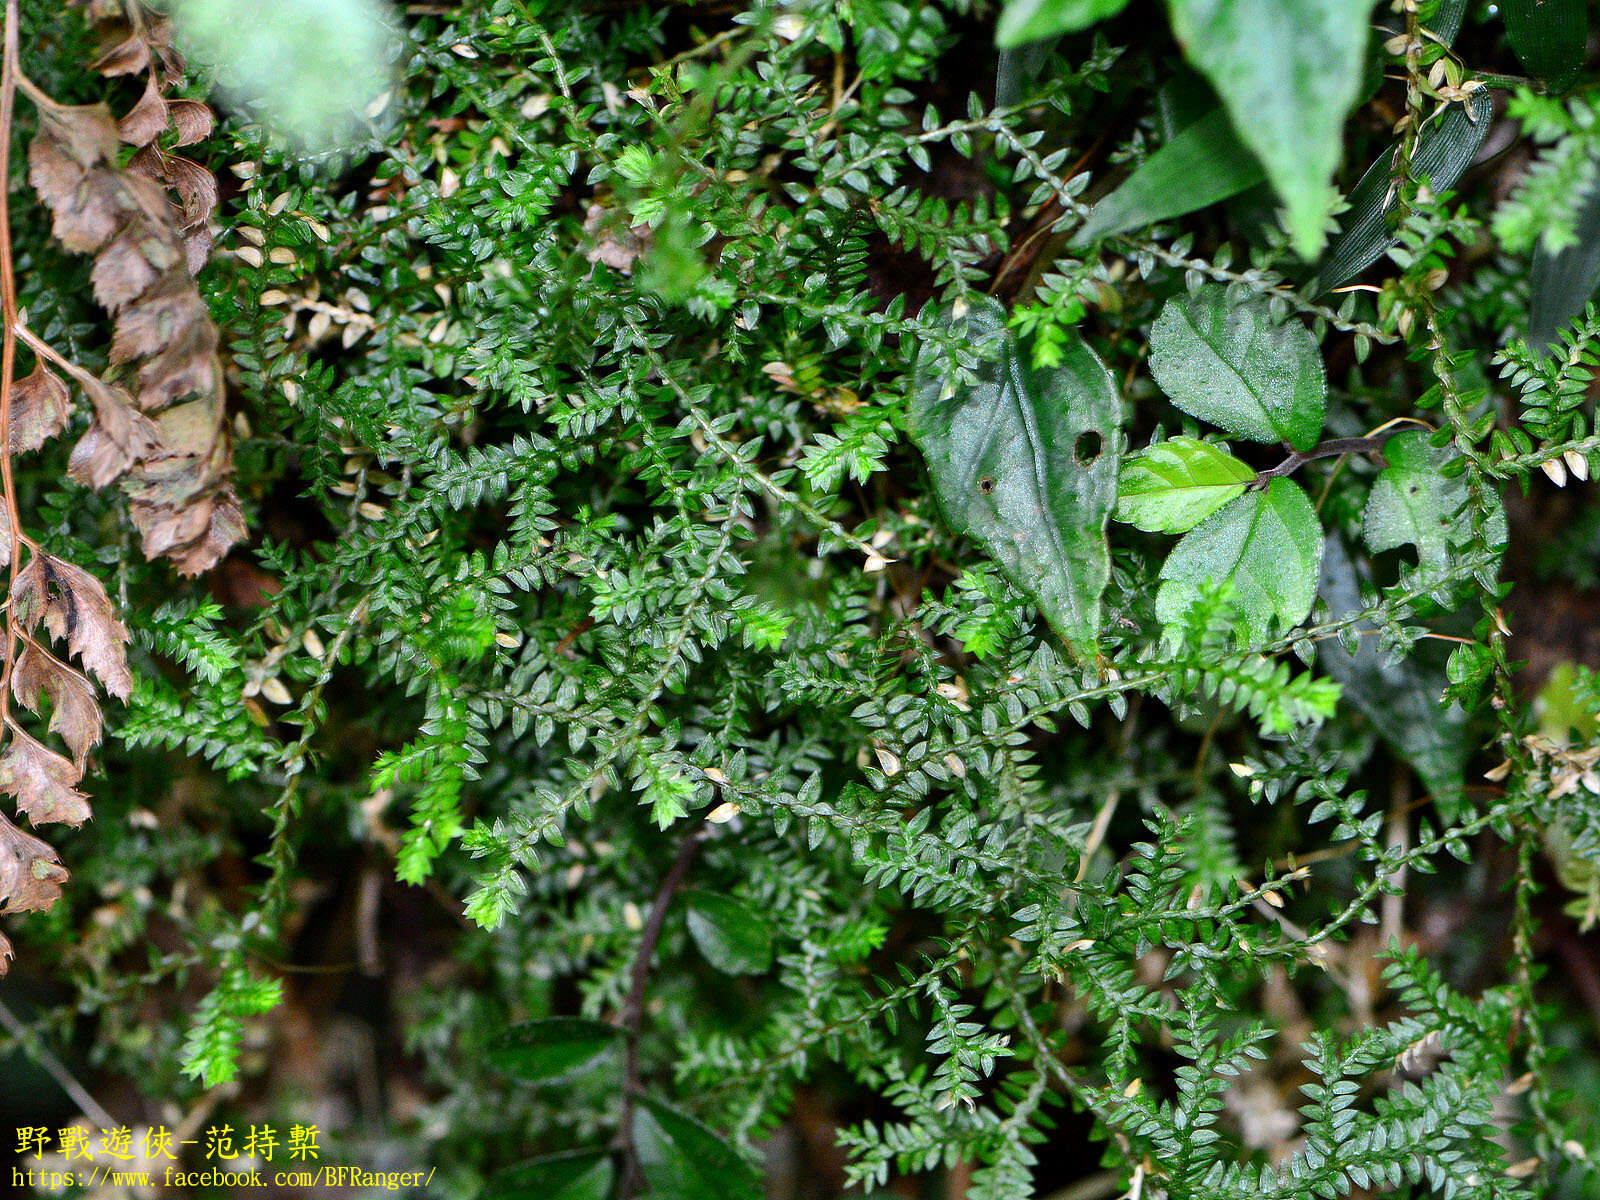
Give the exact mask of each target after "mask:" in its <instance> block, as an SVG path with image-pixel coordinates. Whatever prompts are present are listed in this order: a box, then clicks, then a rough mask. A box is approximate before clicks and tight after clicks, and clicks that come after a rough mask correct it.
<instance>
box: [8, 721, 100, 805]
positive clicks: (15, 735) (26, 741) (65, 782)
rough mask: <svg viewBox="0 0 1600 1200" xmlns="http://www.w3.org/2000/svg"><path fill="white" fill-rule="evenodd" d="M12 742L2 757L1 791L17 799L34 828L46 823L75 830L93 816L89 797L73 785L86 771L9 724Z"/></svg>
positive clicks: (12, 724)
mask: <svg viewBox="0 0 1600 1200" xmlns="http://www.w3.org/2000/svg"><path fill="white" fill-rule="evenodd" d="M6 729H7V731H8V732H9V733H10V735H11V740H10V741H9V742H8V743H7V744H6V748H5V753H3V754H0V792H8V793H10V794H11V795H13V796H15V797H16V798H17V810H18V811H19V812H24V813H26V814H27V815H28V819H29V820H30V821H32V822H33V823H34V824H35V825H42V824H44V823H45V822H47V821H50V822H58V823H60V824H62V825H72V826H74V827H76V826H78V825H82V824H83V823H84V822H85V821H87V820H88V819H89V817H90V815H91V814H90V812H89V797H87V796H85V795H84V794H83V793H82V792H80V791H78V790H77V788H75V787H73V784H75V783H77V782H78V780H80V779H82V778H83V772H82V771H80V770H79V769H78V768H77V767H76V766H74V765H73V763H72V760H71V759H68V758H63V757H62V756H61V755H59V754H57V753H56V752H55V751H54V750H51V749H50V748H49V747H48V746H45V745H43V744H42V743H40V742H37V741H35V740H34V739H33V738H31V737H29V736H28V735H27V734H26V733H24V732H23V731H22V730H21V729H20V728H18V727H17V726H16V725H15V724H14V723H11V722H7V725H6Z"/></svg>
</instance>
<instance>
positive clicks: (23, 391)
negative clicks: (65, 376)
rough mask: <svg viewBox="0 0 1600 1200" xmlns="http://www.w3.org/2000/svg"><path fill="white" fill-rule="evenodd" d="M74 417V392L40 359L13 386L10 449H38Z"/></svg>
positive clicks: (13, 451) (20, 450) (17, 451)
mask: <svg viewBox="0 0 1600 1200" xmlns="http://www.w3.org/2000/svg"><path fill="white" fill-rule="evenodd" d="M71 417H72V394H71V393H70V392H69V391H67V385H66V384H64V383H62V382H61V380H60V379H58V378H56V376H55V374H54V373H52V372H51V371H50V370H49V369H47V368H46V367H45V365H44V363H43V362H42V361H41V362H40V363H39V364H38V365H37V366H36V367H34V369H33V371H32V372H31V373H30V374H29V375H27V376H25V377H24V378H22V379H19V380H18V381H17V382H16V383H14V384H13V385H12V387H11V452H12V453H13V454H19V453H24V452H26V451H29V450H37V449H38V448H39V447H40V446H42V445H44V444H45V442H47V441H49V440H50V439H51V438H53V437H55V436H56V434H58V433H60V432H61V431H62V430H63V429H65V428H66V427H67V421H68V420H70V419H71Z"/></svg>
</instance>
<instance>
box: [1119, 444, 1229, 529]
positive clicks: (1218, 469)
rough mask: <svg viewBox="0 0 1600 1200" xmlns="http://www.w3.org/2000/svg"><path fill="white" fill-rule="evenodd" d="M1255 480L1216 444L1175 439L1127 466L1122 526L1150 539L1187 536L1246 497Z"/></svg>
mask: <svg viewBox="0 0 1600 1200" xmlns="http://www.w3.org/2000/svg"><path fill="white" fill-rule="evenodd" d="M1255 476H1256V473H1255V472H1254V471H1252V470H1251V469H1250V468H1249V467H1247V466H1245V464H1244V463H1242V462H1240V461H1239V460H1238V459H1237V458H1235V457H1233V455H1231V454H1229V453H1228V452H1227V451H1226V450H1222V449H1219V448H1218V447H1216V446H1213V445H1212V444H1211V443H1210V442H1202V441H1200V440H1199V439H1198V438H1191V437H1175V438H1169V439H1168V440H1167V441H1164V442H1157V443H1156V444H1155V445H1153V446H1151V447H1149V448H1148V449H1145V450H1141V451H1139V453H1137V454H1133V455H1130V456H1129V457H1127V458H1125V459H1123V460H1122V476H1121V478H1120V479H1119V480H1118V481H1117V513H1116V516H1117V520H1119V521H1126V522H1127V523H1128V524H1130V525H1135V526H1137V527H1138V528H1140V529H1143V530H1145V531H1146V532H1149V533H1187V532H1188V531H1189V530H1191V529H1193V528H1194V527H1195V526H1196V525H1198V524H1200V522H1201V521H1204V520H1205V519H1206V518H1207V517H1209V516H1210V515H1211V514H1212V513H1214V512H1216V510H1217V509H1219V508H1221V507H1222V506H1223V505H1224V504H1226V503H1227V502H1228V501H1230V500H1232V499H1234V498H1235V497H1237V496H1242V495H1243V494H1244V489H1245V485H1246V484H1247V483H1249V482H1250V481H1251V480H1252V479H1254V478H1255Z"/></svg>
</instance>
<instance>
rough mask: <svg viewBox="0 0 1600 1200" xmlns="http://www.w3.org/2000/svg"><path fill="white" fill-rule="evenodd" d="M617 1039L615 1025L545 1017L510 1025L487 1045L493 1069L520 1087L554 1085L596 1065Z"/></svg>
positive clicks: (617, 1033)
mask: <svg viewBox="0 0 1600 1200" xmlns="http://www.w3.org/2000/svg"><path fill="white" fill-rule="evenodd" d="M620 1038H621V1031H620V1030H618V1029H617V1027H616V1026H615V1025H607V1024H605V1023H604V1022H601V1021H585V1020H581V1019H579V1018H577V1017H549V1018H547V1019H545V1020H542V1021H529V1022H527V1023H526V1024H523V1025H514V1026H512V1027H511V1028H510V1029H508V1030H506V1031H505V1032H504V1033H501V1034H499V1035H497V1036H496V1037H495V1038H494V1040H493V1041H491V1042H490V1043H489V1057H490V1059H491V1061H492V1062H493V1063H494V1065H495V1066H496V1067H497V1068H499V1069H500V1070H501V1071H504V1072H505V1073H506V1074H507V1075H510V1076H511V1077H512V1078H514V1079H520V1080H522V1081H523V1082H524V1083H555V1082H558V1081H560V1080H563V1079H570V1078H572V1077H573V1076H575V1075H581V1074H583V1073H584V1072H585V1071H590V1070H593V1069H594V1068H595V1067H597V1066H599V1065H600V1060H601V1059H602V1058H603V1057H604V1056H605V1054H606V1051H608V1050H610V1049H611V1048H612V1047H613V1046H614V1045H616V1044H617V1042H618V1041H619V1040H620Z"/></svg>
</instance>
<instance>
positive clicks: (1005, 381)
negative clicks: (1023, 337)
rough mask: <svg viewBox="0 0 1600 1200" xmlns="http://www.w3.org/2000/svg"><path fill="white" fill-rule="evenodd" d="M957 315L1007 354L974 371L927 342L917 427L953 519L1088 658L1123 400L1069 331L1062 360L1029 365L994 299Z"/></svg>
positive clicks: (1105, 571)
mask: <svg viewBox="0 0 1600 1200" xmlns="http://www.w3.org/2000/svg"><path fill="white" fill-rule="evenodd" d="M954 325H955V326H956V328H957V329H958V330H960V331H962V335H963V336H965V337H969V338H977V337H978V336H980V335H983V334H987V335H988V336H989V338H991V339H997V340H998V341H999V343H1000V354H999V356H998V357H997V358H994V359H992V360H990V361H989V362H986V363H981V364H979V365H978V367H977V369H976V377H975V379H974V380H972V381H971V382H963V383H957V382H955V381H953V380H951V379H950V378H949V377H948V374H947V372H946V371H945V369H944V364H943V361H942V359H941V358H940V356H939V355H938V353H937V352H936V348H935V347H933V346H932V345H930V346H927V347H924V349H923V353H922V355H921V356H920V357H919V359H918V363H917V382H916V391H915V393H914V394H913V396H912V401H911V414H910V417H911V421H910V423H911V433H912V436H913V437H914V438H915V439H916V441H917V445H918V446H919V447H921V449H922V453H923V455H924V456H925V457H926V459H927V461H928V471H929V474H930V475H931V476H932V477H933V485H934V489H935V491H936V492H937V493H938V496H939V504H940V507H941V508H942V509H943V511H944V515H945V519H946V520H947V521H949V523H950V527H951V528H952V529H954V530H955V531H956V532H957V533H961V534H965V535H966V536H968V537H972V538H975V539H977V540H978V541H979V542H981V543H982V544H983V546H984V548H985V549H987V550H988V551H989V553H990V554H992V555H993V556H994V557H995V559H996V560H997V561H998V562H999V563H1000V565H1001V567H1003V568H1004V569H1005V572H1006V575H1007V576H1008V577H1009V578H1010V579H1011V582H1012V583H1014V584H1015V585H1016V586H1017V587H1018V588H1020V589H1022V590H1023V591H1025V592H1027V593H1028V594H1029V595H1031V596H1032V597H1033V598H1034V600H1035V601H1036V602H1037V603H1038V605H1039V608H1040V610H1041V611H1042V612H1043V613H1044V616H1045V619H1046V620H1048V621H1049V622H1050V625H1051V627H1052V628H1054V629H1055V631H1056V633H1058V634H1059V635H1060V636H1061V639H1062V640H1063V641H1064V642H1065V643H1066V644H1067V648H1068V649H1069V650H1070V651H1071V652H1072V653H1073V654H1074V655H1076V656H1077V657H1078V658H1080V659H1089V658H1092V657H1093V656H1094V654H1095V651H1096V645H1097V639H1098V635H1099V630H1100V597H1101V593H1102V592H1104V591H1105V587H1106V582H1107V581H1108V579H1109V578H1110V574H1111V556H1110V552H1109V551H1108V550H1107V548H1106V536H1105V529H1106V520H1107V518H1108V517H1109V516H1110V515H1111V509H1112V507H1113V506H1114V505H1115V504H1116V500H1117V460H1118V456H1119V454H1120V449H1121V445H1120V440H1121V431H1120V429H1119V422H1120V418H1121V403H1120V401H1119V400H1118V397H1117V390H1116V385H1115V383H1113V381H1112V379H1111V375H1110V373H1109V372H1108V371H1107V370H1106V368H1105V366H1104V365H1103V364H1102V363H1101V362H1100V360H1099V359H1098V358H1096V357H1095V354H1094V351H1092V350H1090V349H1089V347H1088V346H1086V345H1085V344H1084V343H1083V341H1082V340H1081V339H1079V338H1077V337H1076V336H1069V337H1068V338H1067V341H1066V344H1065V346H1064V347H1063V349H1062V353H1061V363H1060V365H1059V366H1056V367H1050V368H1037V367H1032V366H1029V365H1028V363H1027V360H1026V358H1025V356H1024V354H1023V352H1022V351H1021V350H1020V349H1019V348H1018V346H1017V344H1016V342H1015V340H1014V339H1013V338H1012V336H1011V334H1010V332H1009V331H1008V330H1007V329H1006V328H1005V317H1004V312H1003V310H1002V309H1001V308H1000V306H999V304H997V303H995V302H994V301H992V300H983V301H980V302H979V303H977V304H975V305H974V306H973V308H972V311H971V312H970V313H969V314H968V315H967V316H966V317H964V318H958V319H957V320H956V321H955V322H954Z"/></svg>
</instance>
